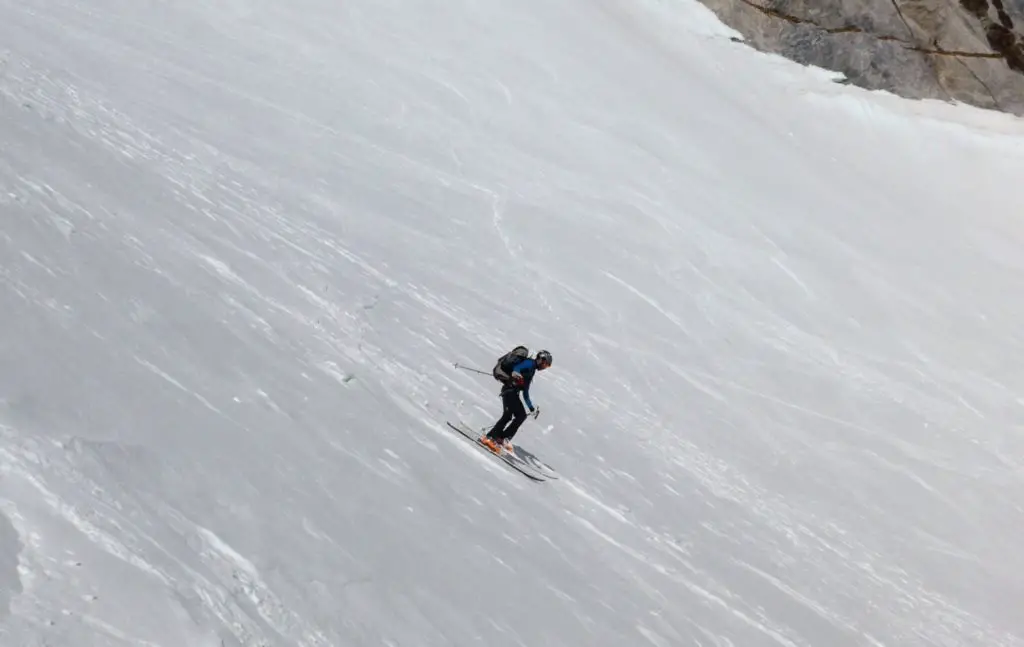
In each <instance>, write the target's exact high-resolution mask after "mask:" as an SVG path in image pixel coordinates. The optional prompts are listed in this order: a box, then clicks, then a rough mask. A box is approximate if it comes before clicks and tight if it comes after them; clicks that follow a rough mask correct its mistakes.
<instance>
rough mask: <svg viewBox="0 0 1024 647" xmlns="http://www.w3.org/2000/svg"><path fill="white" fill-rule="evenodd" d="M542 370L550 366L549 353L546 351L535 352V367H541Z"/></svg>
mask: <svg viewBox="0 0 1024 647" xmlns="http://www.w3.org/2000/svg"><path fill="white" fill-rule="evenodd" d="M542 364H543V366H544V368H547V367H548V366H551V353H549V352H548V351H546V350H539V351H537V365H538V366H540V365H542Z"/></svg>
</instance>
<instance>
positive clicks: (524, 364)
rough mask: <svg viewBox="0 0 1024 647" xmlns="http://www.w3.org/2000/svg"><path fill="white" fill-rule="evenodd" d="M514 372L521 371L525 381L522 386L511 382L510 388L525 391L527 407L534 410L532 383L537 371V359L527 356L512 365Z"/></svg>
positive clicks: (524, 398) (524, 397)
mask: <svg viewBox="0 0 1024 647" xmlns="http://www.w3.org/2000/svg"><path fill="white" fill-rule="evenodd" d="M512 372H513V373H519V374H520V375H522V376H523V383H522V385H521V386H515V385H514V384H512V383H511V382H509V386H508V388H511V389H516V390H518V391H522V392H523V400H525V401H526V408H527V409H529V410H530V411H533V408H534V407H533V402H531V401H530V383H531V382H533V376H534V374H535V373H536V372H537V362H536V360H533V359H530V358H526V359H524V360H523V361H521V362H519V363H518V364H516V365H515V366H513V367H512Z"/></svg>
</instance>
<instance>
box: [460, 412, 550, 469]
mask: <svg viewBox="0 0 1024 647" xmlns="http://www.w3.org/2000/svg"><path fill="white" fill-rule="evenodd" d="M445 423H446V424H447V425H448V426H449V427H451V428H452V429H454V430H455V431H457V432H459V434H461V435H462V437H463V438H465V439H466V440H469V441H470V442H472V443H473V444H474V445H476V447H477V448H478V449H479V450H480V451H482V452H484V453H485V454H488V455H490V456H493V457H494V458H497V459H499V460H500V461H501V462H503V463H505V464H506V465H508V466H509V467H511V468H512V469H514V470H516V471H517V472H519V473H520V474H522V475H523V476H525V477H527V478H529V479H531V480H533V481H537V482H543V481H546V480H548V478H549V477H547V476H546V475H544V474H543V473H541V472H537V471H534V470H533V469H532V468H531V467H530V464H529V463H528V462H526V461H524V460H523V459H521V458H519V457H518V456H515V455H514V454H512V455H509V454H506V453H504V452H502V453H500V454H495V453H494V452H492V451H491V450H490V449H488V448H487V446H486V445H484V444H483V443H481V442H480V433H478V432H476V431H473V430H472V429H470V428H469V427H467V426H466V425H464V424H455V423H452V422H448V421H447V420H446V421H445Z"/></svg>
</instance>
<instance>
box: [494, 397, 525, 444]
mask: <svg viewBox="0 0 1024 647" xmlns="http://www.w3.org/2000/svg"><path fill="white" fill-rule="evenodd" d="M505 411H507V412H509V413H510V414H511V417H512V424H510V425H509V426H508V427H506V428H505V431H504V433H502V434H501V436H495V438H496V439H497V438H500V439H502V440H512V436H515V435H516V432H517V431H518V430H519V426H520V425H522V424H523V421H524V420H526V408H525V407H523V401H522V400H520V399H519V394H518V393H512V397H511V398H509V399H508V400H506V404H505Z"/></svg>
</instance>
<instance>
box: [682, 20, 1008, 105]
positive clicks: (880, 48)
mask: <svg viewBox="0 0 1024 647" xmlns="http://www.w3.org/2000/svg"><path fill="white" fill-rule="evenodd" d="M701 2H703V3H704V4H705V5H707V6H708V7H709V8H710V9H712V10H713V11H714V12H715V13H717V14H718V16H719V17H720V18H721V19H722V20H723V21H724V22H725V23H726V24H728V25H729V26H731V27H732V28H734V29H736V30H737V31H739V32H740V33H742V34H743V35H744V37H745V38H746V39H747V42H748V43H749V44H751V45H752V46H754V47H757V48H758V49H761V50H763V51H768V52H773V53H777V54H781V55H782V56H785V57H787V58H789V59H792V60H794V61H797V62H799V63H804V64H809V65H815V66H818V67H823V68H826V69H830V70H835V71H837V72H841V73H843V74H844V75H845V76H846V82H849V83H852V84H854V85H858V86H861V87H864V88H868V89H873V90H888V91H890V92H893V93H894V94H898V95H901V96H905V97H909V98H917V99H922V98H933V99H945V100H956V101H961V102H964V103H970V104H973V105H976V106H981V107H984V108H991V109H995V110H1002V111H1005V112H1011V113H1014V114H1017V115H1024V35H1022V34H1024V0H701Z"/></svg>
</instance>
